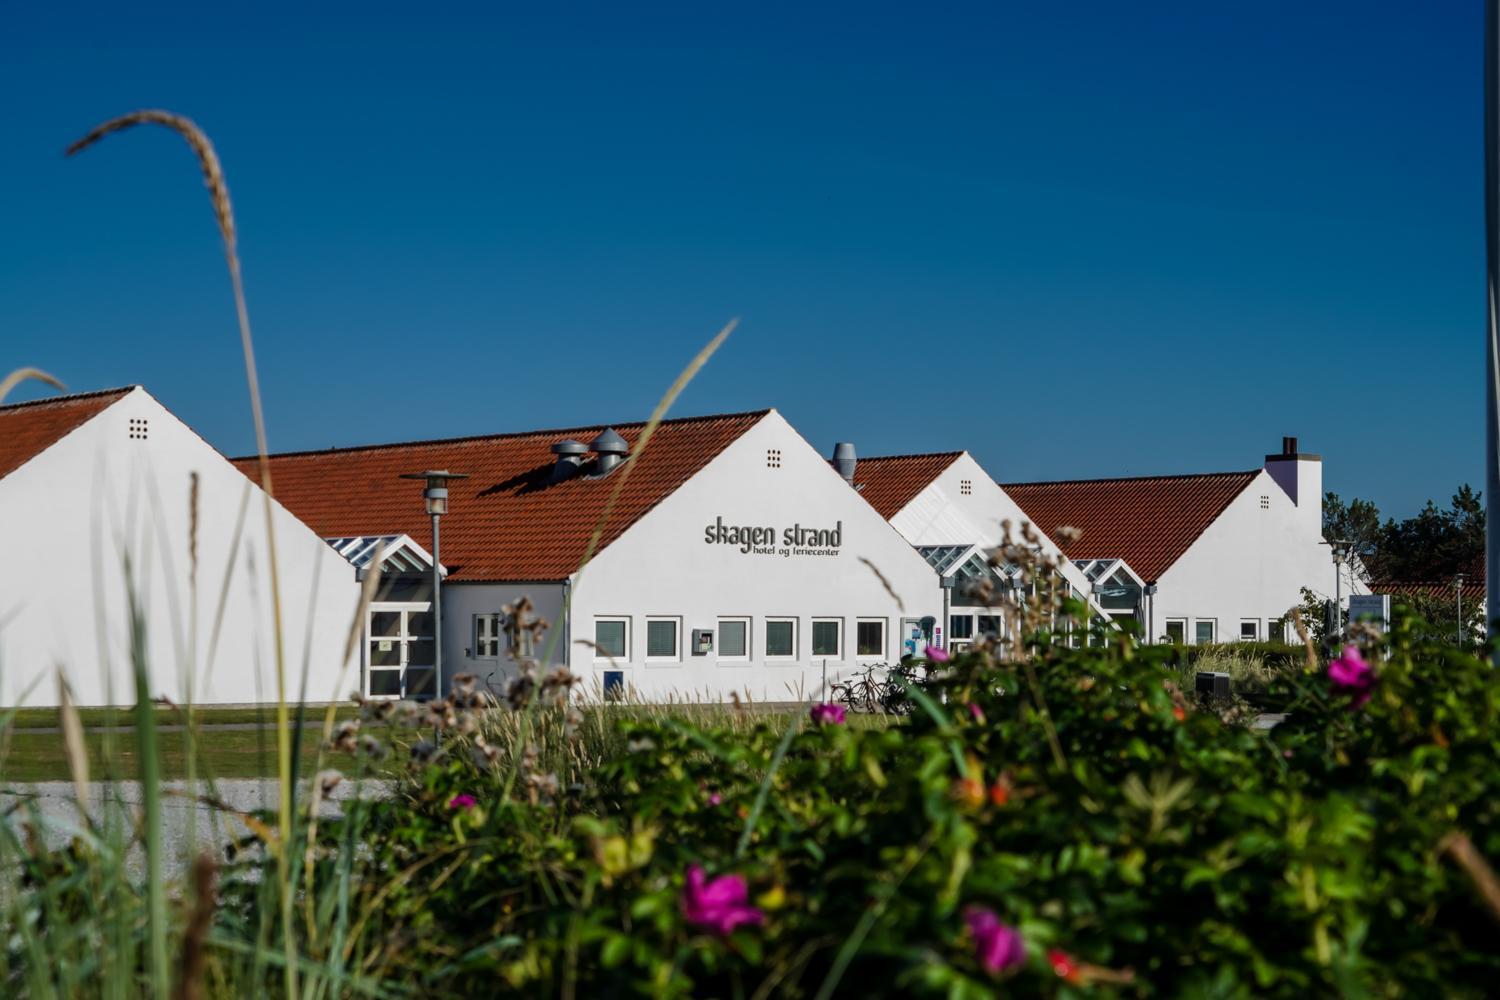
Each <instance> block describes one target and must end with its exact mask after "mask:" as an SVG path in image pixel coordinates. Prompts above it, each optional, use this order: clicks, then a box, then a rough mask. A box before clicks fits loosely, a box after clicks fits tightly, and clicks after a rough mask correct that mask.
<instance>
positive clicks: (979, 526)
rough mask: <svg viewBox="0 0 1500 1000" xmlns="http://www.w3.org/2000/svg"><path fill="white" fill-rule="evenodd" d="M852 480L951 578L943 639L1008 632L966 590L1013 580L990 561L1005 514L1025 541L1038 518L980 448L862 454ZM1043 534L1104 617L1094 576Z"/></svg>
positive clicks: (957, 644) (955, 643)
mask: <svg viewBox="0 0 1500 1000" xmlns="http://www.w3.org/2000/svg"><path fill="white" fill-rule="evenodd" d="M840 447H845V446H840ZM853 481H854V485H855V488H856V489H858V490H859V493H860V495H861V496H862V497H864V498H865V500H867V501H868V502H869V503H870V505H871V506H872V507H874V508H875V509H876V510H877V511H878V512H879V513H880V515H881V516H882V517H884V518H886V519H887V520H888V521H890V523H891V526H892V527H893V528H895V529H896V530H897V531H898V532H900V533H901V536H902V537H903V538H905V539H906V540H907V541H908V542H909V543H911V544H912V545H913V546H915V547H916V549H917V551H918V552H919V553H921V555H922V556H923V558H924V559H925V560H926V561H927V562H928V564H929V565H930V566H931V567H932V568H933V569H934V570H935V571H936V572H937V574H938V576H940V577H944V578H949V579H950V580H952V583H953V585H952V586H951V587H950V588H948V589H949V593H950V594H951V595H952V596H951V600H950V605H949V607H948V610H947V614H946V616H945V618H944V619H942V620H943V621H944V623H945V625H944V627H945V632H944V633H943V634H942V635H941V636H940V637H939V638H940V639H941V641H942V642H943V643H944V644H945V645H947V646H948V647H949V648H952V649H962V648H963V647H964V646H967V645H968V644H969V643H970V642H971V641H973V639H974V638H975V637H976V636H981V635H987V636H991V637H994V636H998V635H1000V634H1002V631H1003V625H1004V623H1003V621H1002V618H1001V615H1000V614H999V613H998V612H997V610H996V609H995V608H993V607H984V606H980V605H977V604H975V603H973V599H972V598H969V599H968V600H966V599H965V594H966V592H969V591H971V589H972V584H973V583H974V582H975V581H978V580H981V579H988V581H989V583H990V585H991V587H992V588H996V589H999V588H1003V587H1005V586H1007V585H1008V584H1009V581H1008V579H1007V578H1005V576H1004V574H1003V572H1002V573H996V571H995V570H994V569H992V568H991V567H990V566H989V563H988V555H989V550H991V549H993V548H995V547H996V546H998V545H1000V544H1001V543H1002V542H1004V541H1005V524H1006V522H1009V524H1010V528H1011V533H1012V537H1013V539H1015V540H1017V541H1019V540H1020V538H1021V534H1020V533H1021V528H1022V525H1023V524H1025V523H1028V522H1030V521H1031V520H1032V519H1031V518H1030V517H1028V516H1027V515H1026V513H1025V512H1024V511H1023V510H1022V509H1021V508H1020V506H1018V505H1017V504H1016V502H1015V501H1014V500H1012V499H1011V498H1010V497H1009V496H1007V495H1006V492H1005V490H1004V489H1002V488H1001V487H1000V486H999V485H998V484H996V482H995V481H994V479H992V478H991V477H990V476H989V474H988V473H986V472H985V471H984V469H983V467H981V466H980V464H979V463H978V462H977V461H975V459H974V456H972V455H970V454H969V453H968V452H967V451H951V452H937V453H933V454H925V455H888V456H878V457H875V458H861V459H858V460H857V462H856V463H855V467H854V472H853ZM1034 527H1036V526H1035V525H1034ZM1053 527H1056V526H1055V525H1054V526H1053ZM1037 534H1038V541H1039V544H1038V548H1039V549H1040V551H1041V552H1042V553H1043V554H1045V555H1047V556H1050V557H1052V558H1053V559H1055V560H1056V561H1057V562H1058V563H1059V565H1060V569H1061V573H1062V576H1063V578H1064V579H1065V580H1066V581H1067V583H1068V585H1069V586H1070V587H1071V588H1072V590H1073V594H1074V596H1075V597H1078V598H1079V599H1081V600H1085V601H1089V602H1090V603H1091V604H1093V605H1094V609H1095V611H1096V613H1098V615H1099V617H1101V618H1104V619H1107V618H1109V615H1108V614H1107V613H1105V612H1104V610H1103V609H1102V608H1101V607H1100V605H1099V604H1098V603H1097V601H1096V599H1095V597H1096V595H1095V593H1094V583H1095V581H1094V580H1093V579H1092V578H1090V577H1088V576H1087V575H1086V574H1085V573H1084V572H1083V571H1082V570H1081V569H1080V568H1079V567H1077V566H1075V565H1073V563H1072V562H1070V561H1069V560H1068V559H1067V558H1065V557H1064V555H1063V551H1062V549H1060V548H1059V547H1058V545H1057V543H1056V542H1054V541H1053V540H1052V539H1051V538H1050V537H1049V536H1048V534H1047V532H1046V531H1043V530H1041V529H1040V528H1039V527H1038V530H1037ZM1105 607H1107V605H1106V606H1105Z"/></svg>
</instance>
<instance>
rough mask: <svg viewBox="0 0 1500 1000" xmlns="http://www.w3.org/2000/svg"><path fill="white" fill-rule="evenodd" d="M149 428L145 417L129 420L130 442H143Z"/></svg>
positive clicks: (148, 432)
mask: <svg viewBox="0 0 1500 1000" xmlns="http://www.w3.org/2000/svg"><path fill="white" fill-rule="evenodd" d="M150 431H151V428H150V426H149V425H148V424H147V423H146V418H145V417H131V418H130V440H132V441H144V440H146V438H147V436H148V435H149V434H150Z"/></svg>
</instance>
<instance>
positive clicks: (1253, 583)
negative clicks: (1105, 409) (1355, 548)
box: [1003, 438, 1369, 643]
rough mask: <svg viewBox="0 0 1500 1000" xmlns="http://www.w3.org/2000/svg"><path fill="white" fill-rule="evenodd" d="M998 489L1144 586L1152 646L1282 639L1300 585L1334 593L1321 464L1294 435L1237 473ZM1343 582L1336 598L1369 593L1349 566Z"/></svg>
mask: <svg viewBox="0 0 1500 1000" xmlns="http://www.w3.org/2000/svg"><path fill="white" fill-rule="evenodd" d="M1003 488H1004V489H1005V491H1006V492H1007V493H1008V494H1009V495H1010V496H1011V497H1012V498H1013V499H1014V500H1015V501H1016V503H1018V504H1020V506H1021V509H1022V510H1024V511H1025V512H1026V514H1027V516H1029V517H1030V519H1031V520H1032V521H1033V522H1034V523H1036V524H1039V525H1043V526H1056V525H1063V524H1067V525H1072V526H1074V527H1076V528H1079V529H1080V530H1081V531H1082V532H1083V535H1082V537H1081V538H1080V539H1079V540H1078V541H1077V542H1075V543H1072V544H1070V545H1069V546H1068V555H1069V556H1071V557H1072V558H1074V559H1075V560H1077V561H1078V562H1079V563H1080V565H1081V566H1085V567H1086V568H1087V569H1088V570H1090V571H1091V572H1093V573H1096V574H1098V573H1101V572H1104V569H1105V568H1106V567H1108V566H1110V565H1112V564H1113V562H1114V561H1116V560H1120V561H1123V563H1124V564H1126V565H1127V566H1128V567H1129V570H1130V575H1131V577H1133V578H1134V579H1135V580H1137V581H1139V582H1140V583H1141V584H1142V585H1143V590H1144V593H1145V601H1144V610H1143V617H1142V624H1143V628H1144V633H1145V635H1146V636H1147V637H1149V638H1150V639H1151V640H1152V641H1159V640H1170V641H1174V642H1190V643H1208V642H1233V641H1238V640H1247V641H1248V640H1263V639H1284V638H1288V636H1287V634H1286V633H1285V632H1284V630H1283V629H1282V627H1281V626H1280V625H1279V624H1278V623H1279V621H1280V620H1281V619H1282V617H1283V616H1284V615H1285V614H1286V613H1287V612H1288V611H1289V610H1290V609H1292V608H1293V607H1296V606H1297V605H1298V604H1299V603H1300V600H1301V590H1302V588H1304V587H1306V588H1307V589H1309V590H1311V591H1313V592H1314V593H1317V594H1319V595H1321V596H1324V597H1331V596H1333V591H1334V573H1335V564H1334V561H1333V555H1332V552H1331V550H1330V548H1329V546H1328V544H1327V543H1326V542H1325V541H1324V540H1323V530H1322V527H1323V525H1322V521H1323V461H1322V459H1321V458H1320V457H1319V456H1317V455H1309V454H1304V453H1301V452H1299V451H1298V450H1297V439H1296V438H1284V439H1283V441H1282V450H1281V452H1280V453H1279V454H1275V455H1267V456H1266V459H1265V464H1264V465H1262V466H1261V467H1260V468H1256V469H1249V470H1246V471H1243V472H1222V473H1209V474H1203V475H1187V476H1145V477H1134V478H1122V479H1090V480H1074V481H1066V482H1049V483H1007V484H1004V487H1003ZM1111 578H1112V579H1114V578H1115V577H1114V575H1113V573H1111ZM1342 580H1343V583H1342V588H1343V594H1344V596H1345V597H1347V596H1348V595H1349V594H1350V593H1361V594H1366V593H1369V587H1368V586H1367V585H1366V584H1365V583H1364V582H1363V581H1362V580H1359V579H1358V578H1357V576H1355V577H1352V578H1351V575H1350V574H1349V573H1347V571H1346V572H1345V573H1344V574H1343V577H1342ZM1291 638H1295V637H1291Z"/></svg>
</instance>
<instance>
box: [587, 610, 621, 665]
mask: <svg viewBox="0 0 1500 1000" xmlns="http://www.w3.org/2000/svg"><path fill="white" fill-rule="evenodd" d="M628 625H629V619H626V618H596V619H594V653H595V655H596V656H598V657H600V658H601V659H603V658H610V659H616V660H623V659H626V658H627V657H628V655H629V654H628V652H627V648H628V647H629V645H630V644H629V642H628V633H629V628H628Z"/></svg>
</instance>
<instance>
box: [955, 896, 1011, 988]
mask: <svg viewBox="0 0 1500 1000" xmlns="http://www.w3.org/2000/svg"><path fill="white" fill-rule="evenodd" d="M964 921H965V922H967V923H968V925H969V933H970V934H972V935H974V957H975V958H976V959H978V960H979V964H980V965H981V966H983V967H984V971H985V972H988V973H989V974H990V975H992V976H993V975H997V974H999V973H1002V972H1011V971H1013V970H1015V969H1018V968H1020V967H1021V966H1022V965H1023V964H1025V962H1026V942H1025V941H1024V940H1022V939H1021V932H1020V931H1018V930H1016V929H1015V928H1014V927H1011V926H1009V925H1008V924H1004V923H1002V922H1001V921H1000V918H999V917H997V916H995V914H994V913H993V912H992V911H990V910H984V909H980V908H978V907H971V908H970V909H969V910H967V911H966V912H965V913H964Z"/></svg>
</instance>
